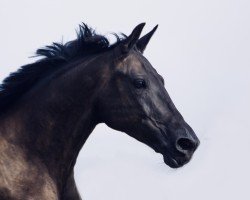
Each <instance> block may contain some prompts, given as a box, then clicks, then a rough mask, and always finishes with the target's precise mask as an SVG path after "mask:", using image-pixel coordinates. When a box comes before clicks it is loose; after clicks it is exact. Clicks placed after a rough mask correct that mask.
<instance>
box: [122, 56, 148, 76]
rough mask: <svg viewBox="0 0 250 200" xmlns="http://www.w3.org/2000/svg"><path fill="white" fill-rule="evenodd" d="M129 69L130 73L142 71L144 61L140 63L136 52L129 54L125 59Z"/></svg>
mask: <svg viewBox="0 0 250 200" xmlns="http://www.w3.org/2000/svg"><path fill="white" fill-rule="evenodd" d="M125 62H126V64H127V67H128V69H129V71H131V72H132V73H135V74H138V73H143V72H144V71H145V69H144V63H142V61H141V59H139V57H138V56H137V55H136V54H130V55H129V56H128V57H127V58H126V60H125Z"/></svg>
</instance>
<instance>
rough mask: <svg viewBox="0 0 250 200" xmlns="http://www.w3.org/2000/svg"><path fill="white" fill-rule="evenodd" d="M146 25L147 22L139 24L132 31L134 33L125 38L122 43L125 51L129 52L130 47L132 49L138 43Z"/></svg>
mask: <svg viewBox="0 0 250 200" xmlns="http://www.w3.org/2000/svg"><path fill="white" fill-rule="evenodd" d="M144 26H145V23H141V24H139V25H137V26H136V27H135V28H134V30H133V31H132V33H131V34H130V35H129V36H128V37H127V38H126V39H125V40H124V42H123V45H122V51H123V53H127V52H128V51H129V50H130V49H132V48H133V47H134V46H135V45H136V42H137V40H138V39H139V37H140V35H141V32H142V29H143V27H144Z"/></svg>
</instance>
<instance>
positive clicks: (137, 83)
mask: <svg viewBox="0 0 250 200" xmlns="http://www.w3.org/2000/svg"><path fill="white" fill-rule="evenodd" d="M134 86H135V87H136V88H138V89H140V88H146V82H145V80H143V79H135V80H134Z"/></svg>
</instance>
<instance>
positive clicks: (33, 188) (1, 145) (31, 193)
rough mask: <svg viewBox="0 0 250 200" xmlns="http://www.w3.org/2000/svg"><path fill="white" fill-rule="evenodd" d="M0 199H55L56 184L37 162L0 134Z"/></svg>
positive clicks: (56, 194) (56, 196)
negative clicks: (28, 157) (29, 158)
mask: <svg viewBox="0 0 250 200" xmlns="http://www.w3.org/2000/svg"><path fill="white" fill-rule="evenodd" d="M0 199H3V200H5V199H6V200H7V199H8V200H12V199H13V200H14V199H30V200H33V199H34V200H45V199H46V200H57V199H58V193H57V189H56V184H55V183H54V181H53V180H52V179H51V177H50V176H49V174H48V173H47V172H46V170H45V168H43V167H42V165H41V164H39V162H31V161H30V160H28V159H27V158H26V155H25V154H24V153H23V151H22V149H21V148H19V147H17V146H16V145H13V144H11V143H9V142H8V141H7V140H5V139H4V138H3V137H1V136H0Z"/></svg>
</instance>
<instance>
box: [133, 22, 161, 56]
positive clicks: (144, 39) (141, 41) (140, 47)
mask: <svg viewBox="0 0 250 200" xmlns="http://www.w3.org/2000/svg"><path fill="white" fill-rule="evenodd" d="M157 28H158V25H156V26H155V27H154V28H153V30H152V31H150V32H149V33H148V34H146V35H144V36H143V37H141V38H140V39H139V40H138V41H137V43H136V47H137V49H138V50H139V51H140V52H141V53H143V52H144V50H145V49H146V47H147V44H148V42H149V40H150V39H151V37H152V36H153V34H154V32H155V31H156V29H157Z"/></svg>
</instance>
